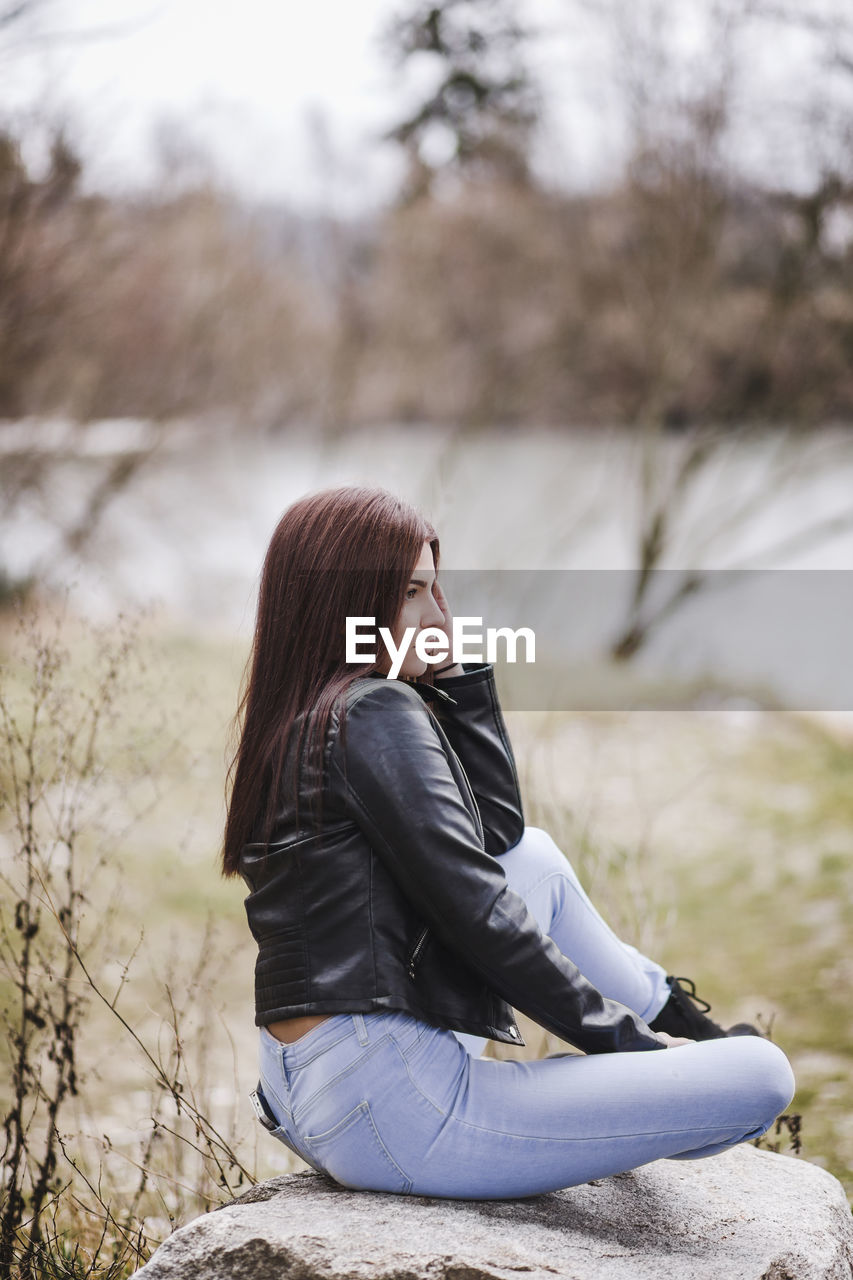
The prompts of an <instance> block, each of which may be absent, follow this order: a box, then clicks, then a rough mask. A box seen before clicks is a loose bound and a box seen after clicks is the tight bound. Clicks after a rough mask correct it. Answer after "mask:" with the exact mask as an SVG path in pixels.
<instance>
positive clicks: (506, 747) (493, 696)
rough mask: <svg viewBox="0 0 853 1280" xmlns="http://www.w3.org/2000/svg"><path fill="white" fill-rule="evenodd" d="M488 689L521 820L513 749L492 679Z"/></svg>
mask: <svg viewBox="0 0 853 1280" xmlns="http://www.w3.org/2000/svg"><path fill="white" fill-rule="evenodd" d="M488 690H489V700H490V701H491V704H492V715H493V717H494V721H495V724H496V725H497V729H498V733H499V734H500V737H501V742H502V743H503V748H504V751H505V752H506V757H507V760H508V761H509V763H510V768H511V769H512V777H513V781H514V782H515V790H516V795H517V799H518V812H519V814H521V816H522V821H523V819H524V807H523V805H522V803H521V785H520V783H519V780H518V771H517V769H516V767H515V756H514V755H513V750H512V747H511V746H510V742H509V738H508V737H507V734H506V726H505V725H504V723H503V715H502V714H501V709H500V704H499V703H498V699H497V694H496V692H495V685H494V680H489V681H488Z"/></svg>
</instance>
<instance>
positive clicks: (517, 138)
mask: <svg viewBox="0 0 853 1280" xmlns="http://www.w3.org/2000/svg"><path fill="white" fill-rule="evenodd" d="M532 34H533V32H532V30H531V29H525V28H523V27H521V26H520V25H519V23H518V22H517V21H516V19H515V5H513V4H512V3H510V2H509V0H443V2H441V3H432V2H431V0H416V3H415V4H414V5H413V6H412V7H411V8H410V10H409V12H405V13H401V14H398V15H397V16H396V17H395V18H393V19H392V20H391V22H390V23H389V24H388V26H387V28H386V30H385V32H384V33H383V36H382V37H381V43H382V44H383V46H384V48H385V49H386V51H387V53H388V55H389V57H390V58H391V60H392V62H393V63H394V64H395V65H396V66H397V68H403V67H406V66H410V65H411V64H413V63H415V62H419V63H421V64H422V67H421V70H422V71H423V72H424V73H425V78H426V79H429V80H430V81H431V83H430V84H429V85H428V86H427V88H426V90H425V91H424V92H423V93H422V95H421V97H422V100H421V101H420V102H419V103H417V104H416V105H415V108H414V110H412V111H410V112H409V113H408V114H407V115H406V117H405V119H403V120H401V121H400V122H399V124H396V125H395V126H394V127H393V128H391V129H389V130H388V131H387V132H386V133H385V134H384V135H383V136H384V138H385V139H386V140H392V141H394V142H397V143H399V144H400V146H401V147H402V148H403V149H404V151H405V153H406V158H407V173H406V178H405V181H404V185H403V191H402V193H401V201H402V202H403V203H405V202H407V201H411V200H414V199H417V198H418V197H419V196H421V195H424V194H427V193H428V192H429V191H430V190H431V188H432V185H433V181H434V179H435V177H436V175H437V173H438V172H439V171H440V170H444V171H448V170H449V171H452V172H455V173H456V174H461V175H463V176H465V177H470V176H485V177H498V178H501V179H503V180H507V179H508V180H509V181H511V182H513V183H517V184H520V185H525V184H529V183H530V182H531V181H532V179H531V172H530V166H529V149H530V142H531V137H532V134H533V130H534V128H535V126H536V124H537V121H538V117H539V93H538V90H537V88H536V87H535V85H534V83H533V80H532V78H531V76H530V74H529V72H528V70H527V67H526V66H525V62H524V46H525V42H526V40H527V39H528V38H529V36H530V35H532Z"/></svg>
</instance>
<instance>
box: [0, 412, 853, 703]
mask: <svg viewBox="0 0 853 1280" xmlns="http://www.w3.org/2000/svg"><path fill="white" fill-rule="evenodd" d="M146 430H147V428H146V424H144V423H137V422H117V423H102V424H93V427H92V429H91V430H90V431H89V432H87V434H86V436H85V437H84V446H83V448H82V449H81V448H80V446H79V442H78V443H77V445H76V447H75V450H74V451H73V452H69V453H68V454H67V456H63V451H62V449H61V448H56V447H55V446H56V441H57V432H59V435H60V436H61V434H62V432H61V426H57V424H41V425H39V424H32V423H29V424H20V426H19V427H18V428H11V429H10V428H9V427H6V428H4V432H3V433H0V466H2V465H4V462H5V459H4V457H3V453H5V454H6V457H7V458H9V457H11V456H12V454H13V453H14V451H15V449H16V447H17V448H18V449H19V450H20V448H21V446H22V438H23V437H22V433H24V434H25V437H26V442H27V447H29V448H32V447H41V448H43V449H52V451H53V452H52V459H53V460H52V462H51V466H50V469H49V472H48V476H47V480H46V482H45V483H44V484H43V486H42V489H41V492H39V493H35V494H33V495H32V496H31V497H30V498H29V499H28V501H27V502H26V503H23V504H19V506H18V507H17V508H16V509H15V510H14V511H12V512H8V511H7V512H5V513H3V519H2V526H0V527H2V529H3V559H4V562H5V564H6V567H7V569H8V570H10V571H11V572H13V573H16V574H22V573H26V572H28V571H30V570H32V569H36V570H37V572H38V573H39V575H40V577H42V579H44V580H47V581H49V582H52V583H55V584H70V587H71V592H72V599H73V601H74V603H75V604H76V607H77V608H78V609H79V610H80V611H83V612H86V613H88V614H89V615H92V616H96V617H100V618H103V617H108V616H109V615H110V614H111V613H113V612H115V611H116V610H117V609H118V608H121V607H124V606H126V605H134V604H139V603H143V602H144V603H148V604H155V605H156V606H157V607H158V608H159V609H160V610H161V611H162V612H163V614H164V616H166V617H168V618H169V619H171V620H172V621H174V622H175V623H176V624H177V625H179V626H185V627H190V628H198V629H201V630H204V631H205V632H207V633H216V634H225V635H231V636H246V637H247V636H248V634H249V633H250V631H251V627H252V622H253V614H254V607H255V593H256V589H257V582H258V575H259V571H260V567H261V563H262V560H263V556H264V552H265V550H266V546H267V543H268V541H269V537H270V535H271V533H272V531H273V529H274V527H275V524H276V522H277V521H278V519H279V517H280V516H281V514H282V512H283V511H284V510H285V508H286V507H287V506H288V505H289V503H290V502H292V501H293V500H294V499H295V498H297V497H299V496H301V495H303V494H305V493H308V492H312V491H314V490H317V489H321V488H326V487H329V486H332V485H337V484H351V483H363V484H370V485H376V484H378V485H383V486H384V487H386V488H388V489H390V490H392V491H394V492H396V493H399V494H400V495H401V496H403V497H405V498H407V499H409V500H411V501H413V502H414V503H415V504H416V505H418V506H420V507H421V509H422V510H424V512H425V513H426V514H427V515H428V516H429V517H430V518H431V519H432V521H433V523H434V524H435V525H436V527H437V529H438V532H439V536H440V538H441V545H442V569H443V570H445V571H448V570H450V571H453V572H454V573H455V572H456V571H471V570H482V571H492V570H498V569H500V570H531V571H537V572H541V571H544V570H565V571H569V570H583V571H590V570H598V571H606V570H614V569H618V570H623V571H625V570H633V569H635V568H636V566H637V564H638V550H637V547H638V529H639V524H640V511H641V495H642V489H641V479H640V477H641V459H640V442H639V437H638V435H637V434H636V433H627V432H624V431H615V430H614V431H596V432H571V433H568V432H566V433H559V432H554V431H551V430H544V429H543V430H539V431H530V430H525V431H524V432H521V433H517V434H507V433H505V432H499V431H495V432H478V433H476V434H462V433H459V432H456V431H454V430H452V429H450V428H447V427H433V426H428V425H424V426H411V425H408V426H405V427H387V428H372V429H370V430H369V431H353V432H350V433H348V434H347V435H344V436H342V437H340V438H339V439H337V440H335V441H333V442H332V441H328V440H327V441H326V442H325V443H323V442H318V440H317V439H316V438H314V437H313V436H311V435H310V434H307V433H303V432H289V433H285V434H280V435H275V436H267V437H263V438H261V437H258V436H241V435H240V434H239V433H237V432H235V431H230V430H225V429H219V430H213V429H209V428H206V429H204V430H202V429H201V428H197V427H193V426H192V425H191V424H184V425H180V426H177V425H176V426H175V427H174V428H173V429H169V430H167V431H166V432H165V433H164V434H163V437H162V440H161V442H160V444H159V445H158V447H157V449H156V450H155V451H154V452H153V453H152V454H151V455H150V456H149V457H148V458H147V459H146V460H145V462H144V463H143V465H142V466H141V468H140V470H139V472H138V474H137V475H136V476H135V478H134V480H133V481H132V483H131V484H130V486H129V487H128V488H127V490H126V491H125V492H123V493H122V494H121V495H120V496H118V497H116V498H115V499H114V500H112V501H111V502H110V503H109V504H108V505H107V507H106V509H105V511H104V514H103V516H102V518H101V520H100V523H99V524H98V527H97V533H96V535H95V537H94V538H93V540H92V541H91V543H90V544H89V545H88V547H87V548H86V553H85V556H84V557H82V558H81V557H74V556H70V555H69V554H68V553H67V552H66V551H64V550H63V548H62V545H61V540H60V539H59V538H58V535H57V532H56V527H57V523H59V524H63V523H64V524H66V525H67V524H68V522H69V520H70V519H72V518H73V513H74V510H75V504H76V505H77V506H79V504H80V502H81V495H82V494H83V493H85V492H86V491H87V490H88V488H89V487H90V486H91V484H92V477H93V475H94V474H95V473H96V472H97V469H98V468H103V467H104V466H105V464H107V463H108V462H109V460H110V459H111V458H115V457H117V456H120V455H121V453H122V451H123V450H126V449H129V448H133V447H138V445H139V439H140V437H142V438H144V437H145V435H146ZM16 431H17V436H16ZM51 433H53V434H51ZM16 439H17V445H16ZM688 447H689V440H686V439H685V438H684V437H680V436H672V437H665V438H664V439H663V441H662V442H661V444H660V446H659V449H658V453H657V454H656V457H655V474H654V477H653V481H654V483H655V484H656V485H657V486H658V487H660V486H663V487H664V488H665V486H666V482H667V478H668V477H671V476H673V475H675V473H676V470H677V467H678V465H679V462H680V461H681V460H682V459H683V457H684V452H685V449H686V448H688ZM670 506H671V509H672V510H673V513H674V514H673V520H672V527H671V534H670V537H669V539H668V543H667V549H666V555H665V557H664V559H663V561H662V565H664V566H666V568H667V570H668V571H675V570H683V569H700V568H701V569H713V570H720V569H724V568H730V567H744V568H746V567H749V568H757V567H762V568H768V567H774V568H786V569H790V570H793V569H797V570H811V571H814V570H818V569H820V570H834V571H836V572H835V574H834V575H833V579H832V581H833V585H832V587H831V589H827V588H826V586H825V587H824V588H821V590H819V591H818V592H817V596H819V597H820V598H821V600H822V601H823V603H822V605H820V607H819V606H818V605H816V604H815V602H814V601H815V598H816V597H815V586H816V583H817V582H818V578H817V577H812V578H811V579H809V576H808V575H802V574H801V575H799V576H798V577H795V578H792V579H791V581H792V582H794V581H797V582H798V583H799V584H800V585H798V586H797V587H796V590H797V591H800V590H802V591H803V602H802V607H801V608H800V609H799V610H797V609H796V608H795V609H793V610H792V608H791V600H790V591H789V592H788V601H787V610H784V609H783V611H782V612H781V613H780V614H779V622H778V623H776V624H774V623H773V622H772V619H771V620H770V621H768V609H769V610H770V611H771V613H772V611H773V609H774V608H775V607H776V606H774V605H773V604H772V600H771V597H769V596H768V595H767V593H766V592H764V593H762V591H759V590H756V589H754V588H753V589H751V591H750V592H749V593H748V595H747V597H746V598H745V597H744V594H743V591H742V590H741V595H740V598H738V597H737V596H736V595H735V596H731V597H730V598H729V599H730V604H729V607H728V609H727V606H726V601H725V598H724V593H721V592H719V591H715V592H712V593H708V594H707V595H706V596H705V597H704V598H703V597H702V596H701V595H700V596H697V598H696V599H695V600H694V601H691V603H690V604H689V605H687V606H685V607H683V608H681V609H680V610H678V611H677V612H676V613H675V614H673V617H672V618H671V620H669V621H668V622H666V623H665V624H664V625H663V626H662V627H661V628H660V629H659V630H657V631H656V632H655V633H654V636H653V638H652V641H651V642H650V644H649V645H648V646H647V648H644V649H643V650H642V652H641V654H640V657H639V660H640V662H641V665H642V666H643V668H644V669H646V670H648V671H649V672H650V673H655V672H658V673H668V674H678V675H679V676H683V677H689V676H691V675H696V674H705V675H708V674H715V675H725V676H726V677H727V678H729V679H734V680H738V679H742V680H744V681H745V682H747V683H749V682H750V681H755V680H756V679H760V680H762V681H763V682H764V683H765V685H767V686H768V687H770V686H772V687H773V688H775V690H776V692H777V693H778V696H780V697H781V698H782V699H786V700H788V701H789V702H794V703H795V704H802V705H809V704H811V705H813V706H815V707H828V708H830V707H838V708H841V709H853V683H851V676H850V675H848V674H847V667H848V666H850V667H851V668H853V663H848V659H847V655H848V654H849V653H850V652H853V621H851V615H853V596H851V589H850V588H848V587H847V585H846V584H847V582H848V581H853V578H851V577H848V571H849V570H850V569H851V568H853V435H851V433H849V432H845V431H842V430H839V429H826V430H825V431H822V432H820V433H813V434H812V435H809V436H807V437H801V438H799V439H796V438H793V437H788V436H786V435H785V434H784V433H780V432H774V433H769V434H768V435H766V436H760V437H759V436H753V437H739V438H737V437H731V438H730V439H729V440H727V441H725V442H723V443H721V444H720V445H719V446H718V447H716V448H715V450H714V452H713V453H712V455H711V457H710V458H709V460H708V461H707V462H706V463H705V464H704V465H703V466H702V467H701V468H700V469H699V470H698V472H697V474H696V478H695V481H694V482H693V483H692V484H691V486H690V488H689V489H688V490H687V491H686V492H685V493H684V494H683V495H682V496H681V497H680V498H679V499H677V500H676V501H674V502H673V503H672V504H670ZM808 530H814V531H815V532H814V535H810V534H809V533H808V532H807V531H808ZM620 577H622V578H623V579H624V582H625V584H626V592H623V596H625V599H624V605H625V607H626V608H627V594H630V592H629V589H628V588H629V584H630V577H629V576H628V575H625V574H622V575H620ZM460 581H461V580H460ZM567 581H568V580H567ZM602 581H603V579H602ZM452 582H453V577H452V576H451V575H448V578H447V582H446V589H448V599H449V601H450V605H451V608H452V609H453V611H454V613H456V614H462V613H469V612H471V609H470V607H469V605H468V604H467V603H466V602H465V601H462V600H457V599H455V598H454V597H453V596H452V595H451V590H450V589H449V587H448V584H452ZM809 582H810V583H811V586H809V585H808V584H809ZM828 582H829V580H828V579H825V580H824V583H825V584H826V583H828ZM626 593H627V594H626ZM604 594H605V593H603V592H599V597H600V598H603V595H604ZM783 596H784V592H783ZM830 606H832V607H831V608H830ZM836 606H837V608H836ZM620 607H621V606H620V605H619V604H618V602H617V606H616V608H615V611H614V608H609V609H605V608H601V609H598V610H586V611H585V612H584V615H583V618H580V617H578V616H577V614H575V615H574V616H575V621H576V624H577V625H573V624H572V620H571V619H572V615H571V613H570V614H569V619H568V621H564V622H563V623H561V627H562V631H561V633H560V634H561V636H562V639H563V641H564V644H565V649H564V652H565V655H566V656H567V657H571V658H572V659H573V660H578V661H583V660H584V659H585V658H590V657H595V656H596V655H598V654H600V653H601V652H602V651H603V650H604V649H605V648H606V646H607V643H608V641H609V640H611V639H612V638H613V635H614V633H615V631H618V627H619V617H618V613H619V609H620ZM827 609H829V612H827V611H826V610H827ZM833 609H834V610H835V612H833ZM750 610H753V614H752V616H753V617H754V624H751V623H750V616H751V615H750ZM821 610H823V612H821ZM792 612H793V613H794V614H796V615H798V616H799V618H800V620H801V622H802V623H803V625H802V627H801V628H800V631H801V634H799V635H798V636H797V638H796V643H794V644H793V647H792V645H791V644H789V645H788V646H787V649H786V651H785V653H784V654H781V655H778V656H774V655H773V654H772V653H770V652H769V649H770V648H772V647H773V646H772V645H771V646H768V637H769V636H771V635H773V634H774V632H775V633H776V634H779V633H780V632H781V631H783V630H784V631H790V630H791V628H790V617H791V614H792ZM727 614H728V616H729V617H734V616H737V618H738V620H739V622H740V630H739V632H738V635H737V636H733V635H731V634H729V635H727V634H726V630H727V629H726V628H725V627H721V626H720V625H719V623H720V619H721V618H724V617H726V616H727ZM812 616H814V618H815V620H816V621H815V624H814V626H812V625H811V624H810V622H809V619H810V618H811V617H812ZM505 621H506V620H504V619H500V618H497V619H493V618H490V617H485V622H486V624H487V625H488V624H491V625H496V626H497V625H501V624H502V623H504V622H505ZM507 625H508V622H507ZM512 625H513V626H517V625H520V624H519V622H518V620H515V619H514V620H513V621H512ZM614 629H615V630H614ZM818 633H819V634H818ZM749 636H753V637H754V638H755V643H754V644H752V645H750V644H748V643H746V641H745V637H749ZM551 647H552V649H553V644H552V646H551ZM558 658H559V654H558ZM774 663H775V664H776V666H775V668H774ZM845 682H846V683H845ZM525 705H527V704H525Z"/></svg>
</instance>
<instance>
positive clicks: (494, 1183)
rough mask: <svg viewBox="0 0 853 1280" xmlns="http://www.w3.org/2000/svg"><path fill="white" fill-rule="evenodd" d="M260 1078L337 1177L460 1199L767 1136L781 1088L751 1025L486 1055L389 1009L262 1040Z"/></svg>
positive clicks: (785, 1092) (289, 1132)
mask: <svg viewBox="0 0 853 1280" xmlns="http://www.w3.org/2000/svg"><path fill="white" fill-rule="evenodd" d="M262 1037H263V1033H262ZM261 1078H262V1083H263V1088H264V1092H265V1093H266V1095H267V1098H268V1100H269V1102H270V1103H271V1105H272V1107H273V1109H274V1110H275V1111H276V1112H277V1114H278V1115H279V1118H280V1122H281V1125H282V1128H281V1131H280V1132H279V1134H278V1135H277V1136H279V1137H280V1138H281V1140H282V1141H284V1142H286V1143H287V1145H291V1146H292V1147H293V1149H294V1150H300V1151H302V1152H303V1153H305V1154H306V1155H307V1157H308V1159H309V1160H310V1161H311V1162H312V1163H314V1165H315V1167H318V1168H322V1169H323V1170H324V1171H325V1172H327V1173H328V1174H329V1175H330V1176H331V1177H332V1178H334V1179H336V1180H337V1181H338V1182H340V1183H342V1184H343V1185H344V1186H350V1187H357V1188H363V1189H366V1190H375V1191H395V1192H399V1193H402V1194H413V1195H434V1196H451V1197H457V1198H463V1199H503V1198H514V1197H517V1196H528V1195H535V1194H538V1193H540V1192H544V1191H552V1190H557V1189H558V1188H560V1187H569V1186H576V1185H578V1184H579V1183H582V1182H587V1181H589V1180H590V1179H591V1178H600V1177H607V1176H609V1175H611V1174H615V1173H620V1172H623V1171H624V1170H627V1169H633V1168H636V1167H637V1166H638V1165H642V1164H646V1163H648V1162H649V1161H651V1160H657V1159H661V1158H665V1157H681V1158H699V1157H704V1156H709V1155H713V1154H715V1153H716V1152H718V1151H722V1150H725V1149H726V1148H727V1147H730V1146H733V1145H735V1144H736V1143H739V1142H744V1141H747V1140H749V1139H753V1138H756V1137H759V1136H760V1135H761V1134H762V1133H764V1132H765V1131H766V1130H767V1129H768V1128H769V1126H770V1125H771V1124H772V1123H773V1121H774V1120H775V1118H776V1116H777V1115H778V1114H779V1113H780V1112H781V1111H783V1110H784V1109H785V1107H786V1106H787V1105H788V1103H789V1102H790V1100H791V1097H792V1096H793V1087H794V1082H793V1076H792V1074H791V1069H790V1066H789V1065H788V1062H787V1059H786V1058H785V1056H784V1054H783V1053H782V1052H781V1050H780V1049H778V1048H777V1046H776V1045H774V1044H772V1043H771V1042H770V1041H768V1040H762V1039H759V1038H753V1037H735V1038H732V1039H724V1040H712V1041H705V1042H701V1043H697V1044H690V1045H685V1046H683V1047H681V1048H678V1049H661V1050H649V1051H647V1052H638V1053H614V1054H599V1055H594V1056H566V1057H554V1058H544V1059H540V1060H538V1061H534V1062H518V1061H506V1062H499V1061H495V1060H493V1059H488V1058H480V1059H476V1058H473V1057H471V1056H470V1054H468V1053H467V1052H466V1051H465V1049H464V1048H463V1046H462V1045H460V1044H459V1042H458V1040H457V1039H456V1037H455V1036H454V1035H453V1034H452V1033H450V1032H448V1031H441V1030H439V1029H438V1028H435V1027H431V1026H428V1025H427V1024H426V1023H423V1022H420V1021H418V1020H417V1019H414V1018H412V1017H410V1016H409V1015H407V1014H402V1013H369V1014H364V1015H360V1014H355V1015H340V1016H339V1017H336V1018H333V1019H330V1020H329V1021H327V1022H325V1023H322V1024H321V1025H320V1026H319V1027H317V1028H315V1029H314V1030H312V1031H311V1032H309V1033H308V1034H307V1035H306V1036H304V1037H302V1039H301V1040H300V1041H297V1042H296V1043H295V1044H293V1045H279V1044H278V1043H277V1042H274V1041H273V1039H272V1037H271V1036H269V1037H268V1038H262V1053H261Z"/></svg>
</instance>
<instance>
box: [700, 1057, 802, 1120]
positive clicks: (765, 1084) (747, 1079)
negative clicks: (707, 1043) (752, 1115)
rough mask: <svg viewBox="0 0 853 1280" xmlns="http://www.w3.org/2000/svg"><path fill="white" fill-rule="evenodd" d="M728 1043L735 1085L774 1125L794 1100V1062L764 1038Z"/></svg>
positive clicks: (729, 1064)
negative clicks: (752, 1100)
mask: <svg viewBox="0 0 853 1280" xmlns="http://www.w3.org/2000/svg"><path fill="white" fill-rule="evenodd" d="M712 1043H713V1042H712ZM716 1043H721V1042H720V1041H717V1042H716ZM725 1043H726V1045H727V1046H729V1049H728V1057H729V1062H728V1064H727V1067H728V1070H729V1071H730V1072H731V1078H732V1082H733V1083H734V1084H735V1087H736V1088H737V1089H738V1090H743V1094H744V1095H745V1096H748V1097H750V1098H752V1099H754V1100H755V1102H756V1104H757V1106H758V1107H759V1108H760V1110H761V1112H762V1113H763V1114H764V1115H765V1116H766V1117H768V1123H771V1122H772V1121H773V1120H775V1119H776V1117H777V1116H778V1115H781V1114H782V1112H783V1111H785V1110H786V1108H787V1107H788V1106H790V1103H791V1101H792V1099H793V1097H794V1091H795V1088H796V1082H795V1080H794V1073H793V1071H792V1070H791V1064H790V1062H789V1061H788V1059H787V1058H786V1057H785V1054H784V1053H783V1052H782V1050H781V1049H780V1048H779V1046H778V1045H775V1044H773V1043H772V1041H770V1040H765V1039H763V1037H761V1036H731V1037H729V1038H727V1040H726V1041H725Z"/></svg>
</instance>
